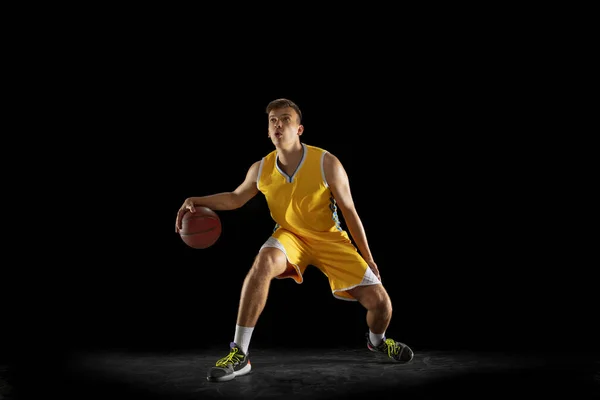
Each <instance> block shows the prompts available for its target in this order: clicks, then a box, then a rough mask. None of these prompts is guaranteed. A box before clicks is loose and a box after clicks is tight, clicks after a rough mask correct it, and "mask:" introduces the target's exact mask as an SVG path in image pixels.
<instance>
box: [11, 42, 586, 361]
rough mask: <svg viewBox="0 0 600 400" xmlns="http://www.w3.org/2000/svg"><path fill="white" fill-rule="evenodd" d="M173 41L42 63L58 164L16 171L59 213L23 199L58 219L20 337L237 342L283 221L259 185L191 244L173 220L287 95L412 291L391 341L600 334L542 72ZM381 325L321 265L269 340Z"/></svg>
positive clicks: (291, 293) (38, 262) (107, 344)
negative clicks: (211, 50)
mask: <svg viewBox="0 0 600 400" xmlns="http://www.w3.org/2000/svg"><path fill="white" fill-rule="evenodd" d="M161 49H162V53H160V57H159V56H158V55H157V53H153V52H150V51H147V52H143V53H140V54H138V53H136V52H135V47H133V46H132V47H126V50H119V51H122V54H118V55H119V57H116V56H114V54H113V57H110V58H102V57H99V58H97V59H96V58H94V57H91V56H89V57H88V58H87V59H85V60H80V64H78V66H77V67H73V69H72V70H70V73H69V74H68V79H67V80H68V85H61V84H60V82H57V81H56V80H51V79H45V80H42V79H40V81H43V82H44V83H43V85H47V88H46V89H47V90H42V91H41V92H42V93H45V96H44V95H42V96H41V97H38V98H37V100H38V101H39V104H38V105H45V106H47V108H45V109H43V110H42V111H40V113H39V114H36V116H37V117H39V119H40V121H39V122H42V123H43V124H44V125H45V126H46V127H47V128H48V130H47V132H48V133H47V134H40V135H39V136H38V139H39V140H38V141H36V142H35V143H36V145H35V149H34V150H33V151H35V152H37V154H43V155H44V156H43V160H44V161H43V162H41V163H37V165H36V170H35V172H34V176H35V179H32V180H29V181H27V183H26V184H24V183H23V181H20V182H19V185H21V186H23V185H26V186H27V187H26V188H25V189H26V190H28V191H29V192H31V194H30V195H28V196H27V202H28V203H29V204H31V205H34V204H38V205H40V204H41V205H42V206H43V208H44V209H45V210H47V211H48V212H47V213H44V216H43V219H41V218H42V217H41V216H40V215H39V214H38V213H36V212H35V211H30V212H29V213H28V214H26V215H29V216H31V215H33V220H34V221H37V222H36V226H37V227H38V228H39V224H41V223H43V224H44V227H45V229H44V230H43V233H37V234H34V235H32V234H31V232H28V233H27V236H26V238H27V240H26V241H21V242H20V244H19V246H20V247H19V254H20V258H19V259H18V260H19V261H18V262H17V263H16V264H15V266H14V269H12V270H11V271H10V273H14V274H15V276H16V277H17V279H18V283H19V285H15V287H13V288H17V289H18V290H16V291H15V292H14V294H12V292H11V296H10V298H9V300H8V301H9V302H10V303H8V304H12V305H13V307H11V308H10V311H11V314H10V316H11V317H12V316H14V317H15V318H14V320H12V321H13V322H11V323H10V326H11V327H12V328H11V329H10V332H9V335H10V334H11V333H14V334H15V337H14V338H13V337H11V338H10V340H7V341H5V343H6V344H7V345H8V346H7V347H8V350H9V353H10V350H14V352H13V353H14V354H16V355H17V357H23V356H24V354H26V353H27V352H28V351H32V353H31V354H32V355H33V356H32V357H34V358H35V354H38V353H36V352H37V351H39V350H40V349H45V350H46V351H50V352H52V353H53V354H55V355H57V354H59V355H65V354H69V353H70V352H72V351H77V350H78V349H108V348H121V349H127V350H130V351H137V350H148V349H149V350H152V349H156V350H159V349H181V348H204V347H206V346H222V347H223V349H224V350H226V349H227V346H228V343H229V342H230V341H231V340H232V339H233V334H234V328H235V321H236V313H237V306H238V299H239V293H240V289H241V285H242V282H243V280H244V277H245V274H246V272H247V270H248V268H249V267H250V266H251V264H252V261H253V259H254V257H255V256H256V254H257V251H258V249H259V248H260V246H261V245H262V243H263V242H264V241H265V240H266V239H267V238H268V237H269V234H270V232H271V230H272V228H273V221H272V220H271V218H270V216H269V212H268V209H267V207H266V203H265V201H264V198H263V197H262V195H261V194H259V195H257V197H255V198H254V199H252V200H251V201H250V202H249V203H248V204H246V205H245V206H244V207H243V208H241V209H238V210H232V211H224V212H219V216H220V217H221V221H222V224H223V234H222V236H221V238H220V239H219V241H218V242H217V243H216V244H215V245H214V246H213V247H211V248H209V249H205V250H194V249H191V248H189V247H187V246H186V245H185V244H184V243H183V242H182V240H181V239H180V237H179V236H178V235H177V234H176V233H175V231H174V224H175V216H176V213H177V210H178V208H179V207H180V205H181V204H182V202H183V201H184V200H185V198H186V197H188V196H202V195H208V194H213V193H218V192H222V191H230V190H233V189H235V188H236V187H237V185H239V184H240V183H241V182H242V181H243V179H244V177H245V174H246V171H247V169H248V168H249V166H250V165H251V164H252V163H253V162H255V161H257V160H259V159H260V158H261V157H262V156H264V155H266V154H267V153H268V152H269V151H271V150H272V148H273V147H272V144H271V142H270V140H269V139H268V137H267V118H266V113H265V107H266V105H267V104H268V102H269V101H271V100H273V99H275V98H279V97H286V98H290V99H292V100H293V101H295V102H296V103H297V104H298V105H299V106H300V108H301V109H302V111H303V114H304V120H303V123H304V125H305V133H304V135H303V137H302V139H303V141H304V142H305V143H307V144H311V145H315V146H319V147H323V148H325V149H327V150H329V151H330V152H331V153H333V154H335V155H336V156H337V157H338V158H339V159H340V160H341V162H342V163H343V165H344V166H345V168H346V170H347V172H348V174H349V178H350V185H351V190H352V192H353V195H354V201H355V204H356V207H357V210H358V212H359V215H360V217H361V218H362V221H363V224H364V226H365V228H366V232H367V237H368V239H369V244H370V247H371V249H372V252H373V255H374V257H375V260H376V262H377V263H378V266H379V269H380V272H381V275H382V278H383V283H384V285H385V287H386V289H387V290H388V292H389V294H390V296H391V299H392V303H393V307H394V315H393V317H392V321H391V325H390V327H389V329H388V336H389V337H392V338H395V339H397V340H401V341H404V342H406V343H408V344H410V345H411V346H412V347H414V348H415V350H417V351H418V350H419V349H426V348H450V349H474V350H478V349H482V350H484V349H485V350H489V349H492V350H493V349H497V350H502V351H503V350H513V349H519V350H524V351H528V350H532V351H540V350H541V351H550V352H551V351H555V350H557V349H562V348H565V347H568V348H575V349H582V350H589V349H593V348H597V344H596V343H597V342H596V340H595V336H594V334H593V332H594V330H593V326H594V319H593V311H592V310H593V304H594V303H590V302H589V298H590V295H591V294H592V292H591V291H590V289H588V288H589V287H590V284H591V283H592V281H591V280H590V279H589V278H588V277H587V273H588V271H589V269H590V268H592V266H591V265H589V264H585V263H584V262H582V261H581V260H579V257H580V254H581V252H580V250H579V249H578V246H585V245H586V244H585V243H581V242H579V243H573V241H574V240H573V239H574V238H575V236H576V234H577V232H574V231H573V230H572V228H571V227H570V223H571V222H572V221H571V218H575V217H572V214H571V211H572V209H571V208H569V207H570V206H567V205H565V204H566V202H567V201H568V197H569V188H568V187H564V186H562V184H563V182H564V176H563V175H562V169H561V167H562V164H563V158H564V156H565V155H566V154H564V153H561V150H560V148H557V147H556V146H555V144H556V137H555V134H556V129H557V125H556V124H555V121H554V120H552V118H553V116H552V115H549V114H548V113H547V112H546V111H545V110H544V108H543V105H542V103H541V102H540V101H539V98H540V97H543V92H541V91H540V90H541V89H540V87H539V86H537V84H536V75H535V74H534V71H531V70H528V69H527V68H526V67H523V66H521V67H520V68H517V67H515V65H514V64H513V63H511V62H505V63H502V62H501V61H500V60H497V59H492V58H489V59H486V58H485V57H484V55H483V56H482V53H477V54H478V55H477V57H474V56H473V54H472V53H471V52H470V51H466V52H465V53H460V50H459V49H457V48H453V50H452V51H448V52H447V53H444V52H441V51H440V52H437V53H428V52H425V51H424V52H423V53H422V54H414V53H413V54H412V56H411V57H405V58H403V59H400V60H401V61H398V60H399V59H398V58H396V57H391V56H390V57H389V58H387V57H385V58H384V59H382V58H375V56H376V55H377V54H376V52H373V54H370V55H371V56H373V57H372V58H371V59H370V60H371V62H370V63H367V67H366V68H363V67H358V65H357V64H356V63H355V61H356V54H353V53H351V52H350V51H348V52H344V51H342V50H341V49H338V51H339V53H336V54H330V57H331V59H327V60H325V59H319V58H315V59H314V60H311V61H310V62H308V60H307V59H305V60H304V63H301V62H298V63H293V62H292V61H291V60H290V59H289V58H290V57H291V55H290V54H287V53H285V52H283V53H282V52H277V51H275V52H274V53H273V54H271V55H270V56H271V57H269V53H268V52H267V54H266V56H265V59H264V60H263V61H264V63H263V64H261V65H260V67H257V68H256V69H253V68H250V66H249V65H248V64H252V58H251V57H248V55H247V54H245V53H230V54H228V57H227V58H226V60H225V61H223V62H218V61H219V59H218V57H217V56H216V55H218V54H220V53H219V50H215V56H213V57H212V58H210V59H204V58H202V57H198V55H197V54H192V53H191V52H190V53H188V52H184V51H182V50H181V49H180V48H177V50H173V53H169V47H168V46H164V47H162V48H161ZM221 51H223V52H224V53H225V52H226V51H225V50H221ZM429 51H431V49H429ZM427 54H429V56H427ZM432 54H433V55H432ZM363 57H364V56H363ZM331 60H335V62H332V61H331ZM290 64H291V65H294V66H295V67H296V68H286V65H290ZM361 65H362V64H361ZM256 71H258V72H256ZM63 72H64V71H63ZM45 78H48V76H46V77H45ZM58 95H60V96H58ZM50 132H51V133H50ZM46 144H47V146H48V147H46V148H45V147H44V146H45V145H46ZM40 159H41V158H40ZM40 159H38V160H40ZM23 193H24V192H23ZM23 207H24V206H23V205H22V203H21V209H22V208H23ZM35 209H37V208H35ZM572 212H573V213H574V211H572ZM22 215H23V213H18V216H22ZM40 219H41V221H40ZM21 228H24V229H26V228H27V226H21ZM26 230H27V229H26ZM38 232H39V231H38ZM12 311H14V314H13V313H12ZM13 328H14V329H13ZM366 332H367V326H366V322H365V312H364V310H363V309H362V308H361V306H360V305H359V304H358V303H351V302H346V301H342V300H337V299H335V298H333V296H332V295H331V292H330V290H329V287H328V283H327V280H326V278H325V277H324V276H323V275H321V274H320V272H319V271H318V270H317V269H316V268H310V267H309V269H308V270H307V272H306V275H305V282H304V283H303V284H301V285H298V284H296V283H295V282H293V281H292V280H282V281H279V280H276V281H274V282H273V284H272V286H271V291H270V295H269V300H268V302H267V306H266V308H265V311H264V312H263V314H262V316H261V317H260V319H259V322H258V325H257V327H256V329H255V331H254V334H253V337H252V344H251V347H271V346H293V347H304V346H325V347H333V346H338V345H342V346H364V334H365V333H366ZM12 340H14V342H18V343H19V344H24V346H21V347H18V346H13V345H12V344H13V342H12ZM34 349H35V350H34ZM13 353H11V354H13Z"/></svg>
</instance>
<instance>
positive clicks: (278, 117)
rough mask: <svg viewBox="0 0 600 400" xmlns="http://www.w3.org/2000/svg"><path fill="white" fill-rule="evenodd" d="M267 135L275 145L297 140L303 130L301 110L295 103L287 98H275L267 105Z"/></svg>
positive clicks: (278, 145) (279, 145) (283, 144)
mask: <svg viewBox="0 0 600 400" xmlns="http://www.w3.org/2000/svg"><path fill="white" fill-rule="evenodd" d="M266 111H267V115H268V116H269V137H270V138H271V141H272V142H273V144H274V145H275V146H276V147H284V146H285V145H286V144H291V143H293V142H296V141H299V136H300V135H302V132H304V126H303V125H302V112H301V111H300V108H299V107H298V105H297V104H296V103H294V102H293V101H291V100H288V99H276V100H273V101H271V102H270V103H269V104H268V105H267V110H266Z"/></svg>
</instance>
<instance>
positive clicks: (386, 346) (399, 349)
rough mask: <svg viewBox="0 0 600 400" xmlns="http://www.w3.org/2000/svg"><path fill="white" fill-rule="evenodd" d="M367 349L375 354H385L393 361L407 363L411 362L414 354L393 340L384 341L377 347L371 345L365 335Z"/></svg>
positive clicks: (408, 348)
mask: <svg viewBox="0 0 600 400" xmlns="http://www.w3.org/2000/svg"><path fill="white" fill-rule="evenodd" d="M367 347H368V348H369V350H371V351H374V352H376V353H381V354H385V355H386V356H388V357H389V358H391V359H392V360H394V361H397V362H401V363H409V362H411V361H412V359H413V357H414V356H415V353H413V351H412V350H411V348H410V347H408V346H407V345H405V344H404V343H400V342H396V341H395V340H394V339H384V340H383V341H382V342H381V343H380V344H379V346H375V345H373V343H371V340H370V339H369V334H368V333H367Z"/></svg>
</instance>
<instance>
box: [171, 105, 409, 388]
mask: <svg viewBox="0 0 600 400" xmlns="http://www.w3.org/2000/svg"><path fill="white" fill-rule="evenodd" d="M266 111H267V114H268V116H269V117H268V118H269V137H270V138H271V141H272V142H273V144H274V145H275V150H274V151H272V152H271V153H269V154H268V155H266V156H265V157H263V158H262V159H261V160H260V161H256V162H255V163H254V164H252V166H251V167H250V169H249V170H248V172H247V174H246V179H245V180H244V182H242V184H241V185H240V186H238V187H237V189H235V190H234V191H233V192H226V193H218V194H214V195H210V196H204V197H190V198H188V199H186V200H185V201H184V203H183V205H182V206H181V208H180V209H179V211H178V213H177V220H176V225H175V230H176V232H179V230H180V229H181V219H182V217H183V214H184V213H185V212H187V211H190V212H194V211H195V207H196V206H206V207H208V208H210V209H213V210H232V209H236V208H239V207H241V206H243V205H244V204H246V202H248V200H250V199H251V198H252V197H254V196H255V195H256V194H257V193H258V192H259V191H260V192H262V193H263V194H264V196H265V198H266V200H267V205H268V207H269V210H270V211H271V215H272V217H273V219H274V220H275V222H276V226H275V230H274V232H273V234H272V235H271V237H269V238H268V239H267V241H266V242H265V243H264V244H263V246H262V247H261V248H260V250H259V252H258V255H257V256H256V259H255V261H254V264H253V265H252V268H251V269H250V271H249V272H248V274H247V276H246V279H245V280H244V284H243V286H242V292H241V298H240V303H239V310H238V316H237V324H236V328H235V335H234V340H233V342H232V343H230V352H229V355H227V356H226V357H224V358H222V359H220V360H219V361H217V363H216V365H215V366H214V367H212V368H211V369H210V370H209V372H208V377H207V378H208V379H209V380H212V381H227V380H230V379H233V378H235V377H236V376H240V375H244V374H247V373H248V372H250V369H251V366H250V361H249V358H248V354H249V353H248V347H249V344H250V338H251V336H252V332H253V330H254V327H255V326H256V323H257V321H258V317H259V315H260V314H261V312H262V311H263V309H264V307H265V304H266V301H267V295H268V292H269V285H270V282H271V280H272V279H273V278H279V279H281V278H292V279H294V280H295V281H296V282H297V283H302V280H303V278H302V275H303V273H304V271H305V269H306V267H307V266H308V265H314V266H316V267H317V268H318V269H319V270H321V271H322V272H323V273H324V274H325V275H326V276H327V277H328V278H329V283H330V286H331V290H332V293H333V296H335V297H336V298H339V299H344V300H351V301H358V302H359V303H360V304H362V305H363V306H364V307H365V308H366V309H367V325H368V327H369V333H368V337H367V347H368V349H369V350H371V351H374V352H377V353H381V354H384V355H386V356H387V357H389V358H390V359H392V360H394V361H398V362H403V363H406V362H409V361H411V360H412V358H413V352H412V350H411V349H410V348H409V347H408V346H407V345H405V344H404V343H400V342H397V341H395V340H393V339H389V338H387V339H386V337H385V332H386V329H387V328H388V325H389V322H390V319H391V316H392V305H391V301H390V298H389V296H388V294H387V292H386V290H385V289H384V287H383V285H382V283H381V278H380V275H379V270H378V268H377V264H375V261H374V260H373V256H372V254H371V251H370V249H369V245H368V242H367V237H366V235H365V231H364V228H363V225H362V222H361V220H360V218H359V216H358V214H357V212H356V209H355V207H354V201H353V199H352V195H351V193H350V186H349V182H348V176H347V175H346V171H345V170H344V167H343V166H342V164H341V163H340V161H339V160H338V158H337V157H335V156H334V155H333V154H331V153H329V152H327V151H326V150H323V149H321V148H318V147H314V146H309V145H306V144H304V143H303V142H301V141H300V136H301V135H302V133H303V132H304V126H303V125H302V123H301V122H302V113H301V111H300V108H299V107H298V106H297V105H296V104H295V103H294V102H292V101H290V100H288V99H277V100H273V101H272V102H270V103H269V104H268V106H267V110H266ZM338 208H339V210H341V212H342V215H343V217H344V220H345V222H346V225H347V226H348V230H349V232H350V234H351V235H352V238H353V239H354V241H355V243H356V245H357V247H358V250H359V251H360V253H359V251H357V249H356V248H355V247H354V245H353V244H352V242H351V240H350V237H349V235H348V233H347V232H346V231H345V230H343V229H342V227H341V226H340V221H339V218H338V214H337V210H338Z"/></svg>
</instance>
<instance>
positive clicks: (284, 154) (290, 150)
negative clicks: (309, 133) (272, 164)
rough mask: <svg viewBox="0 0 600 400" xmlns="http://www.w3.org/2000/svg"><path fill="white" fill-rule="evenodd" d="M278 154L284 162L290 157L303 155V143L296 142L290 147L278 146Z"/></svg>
mask: <svg viewBox="0 0 600 400" xmlns="http://www.w3.org/2000/svg"><path fill="white" fill-rule="evenodd" d="M277 155H278V156H279V159H280V160H281V161H282V162H285V161H286V160H289V159H294V157H298V156H301V155H302V143H301V142H299V141H298V142H295V143H294V144H292V145H290V146H288V147H278V148H277Z"/></svg>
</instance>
